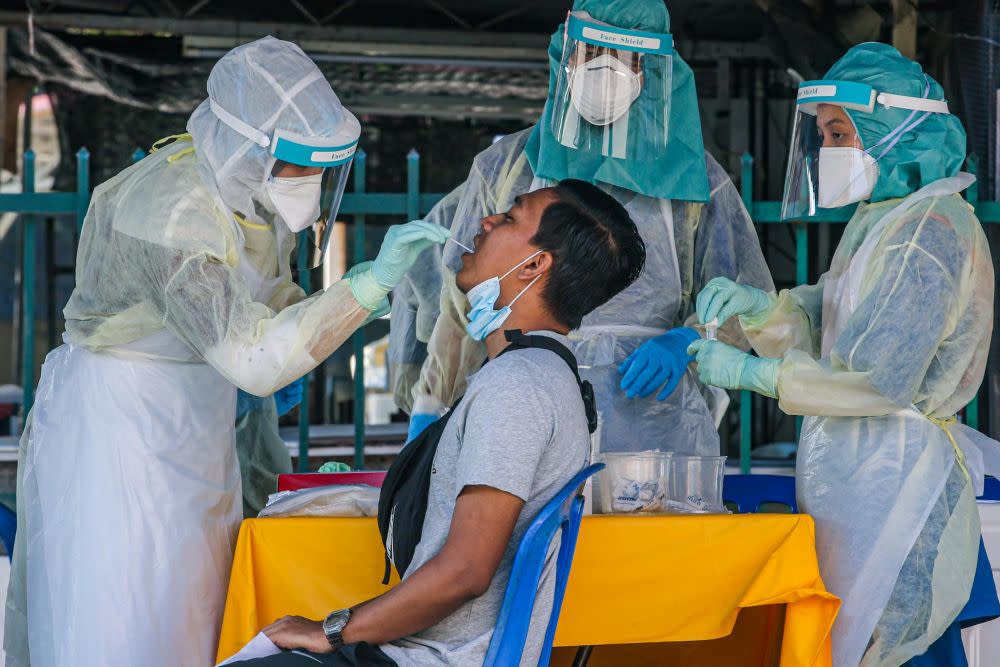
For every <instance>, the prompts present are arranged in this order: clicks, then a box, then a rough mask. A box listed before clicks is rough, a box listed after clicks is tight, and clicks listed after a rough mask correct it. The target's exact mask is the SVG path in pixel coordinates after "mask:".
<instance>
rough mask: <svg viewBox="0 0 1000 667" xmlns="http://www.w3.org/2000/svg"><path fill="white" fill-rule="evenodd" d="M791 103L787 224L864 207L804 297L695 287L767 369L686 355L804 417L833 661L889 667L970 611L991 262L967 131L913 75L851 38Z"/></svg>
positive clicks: (801, 455) (714, 345)
mask: <svg viewBox="0 0 1000 667" xmlns="http://www.w3.org/2000/svg"><path fill="white" fill-rule="evenodd" d="M796 106H797V113H796V122H795V127H794V132H793V137H792V147H791V156H790V159H789V165H788V172H787V178H786V182H785V197H784V202H783V206H784V212H783V215H784V217H785V218H787V219H792V220H796V219H798V220H801V219H808V218H809V217H810V216H812V215H815V214H816V213H817V212H819V211H820V210H821V209H829V208H837V207H840V206H845V205H847V204H851V203H854V202H860V205H859V206H858V208H857V211H856V212H855V213H854V215H853V217H852V218H851V220H850V222H849V223H848V224H847V228H846V229H845V230H844V235H843V238H842V239H841V241H840V244H839V245H838V247H837V250H836V252H835V253H834V257H833V260H832V262H831V265H830V269H829V270H828V271H827V272H826V273H825V274H823V276H822V277H821V278H820V280H819V282H818V283H817V284H816V285H802V286H800V287H796V288H794V289H791V290H784V291H782V292H781V293H780V294H778V295H774V294H773V293H769V292H764V291H761V290H758V289H754V288H750V287H746V286H739V285H735V284H733V283H732V282H731V281H730V280H728V279H725V278H720V279H719V280H713V281H712V282H711V283H710V284H709V285H708V287H706V288H705V289H704V290H703V291H702V292H701V293H700V294H699V295H698V298H697V312H698V316H699V318H700V319H701V320H702V321H709V320H711V319H713V318H717V319H718V321H719V322H720V323H721V322H724V321H728V320H735V319H738V320H739V322H740V323H741V325H742V328H743V331H744V332H745V333H746V334H747V336H748V337H749V339H750V342H751V343H752V345H753V347H754V349H755V350H756V352H757V353H758V354H759V355H760V356H759V357H754V356H751V355H748V354H746V353H744V352H742V351H740V350H737V349H734V348H732V347H730V346H728V345H726V344H725V343H722V342H713V341H698V342H696V343H694V344H693V345H692V352H696V353H697V363H698V374H699V376H700V377H701V379H702V380H703V381H704V382H706V383H709V384H713V385H716V386H718V387H724V388H727V389H751V390H754V391H757V392H759V393H761V394H764V395H767V396H771V397H775V398H777V399H778V402H779V405H780V407H781V409H782V410H784V411H785V412H786V413H789V414H795V415H804V416H805V417H806V419H805V420H804V422H803V425H802V433H801V438H800V441H799V451H798V461H797V470H796V487H797V495H798V503H799V508H800V510H801V511H803V512H805V513H808V514H811V515H812V516H813V517H814V518H815V520H816V540H817V550H818V555H819V562H820V570H821V572H822V575H823V580H824V581H825V582H826V585H827V587H828V588H829V589H830V591H831V592H833V593H835V594H836V595H838V596H839V597H840V598H841V600H842V601H843V606H842V607H841V610H840V613H839V615H838V617H837V622H836V624H835V625H834V627H833V662H834V665H836V666H837V667H854V666H856V665H858V664H861V665H865V666H869V665H900V664H902V663H904V662H905V661H907V660H909V659H910V658H913V657H914V656H918V655H921V654H923V653H924V652H925V651H926V650H927V647H928V646H929V645H930V644H931V643H932V642H934V641H935V640H936V639H937V638H938V637H940V636H941V634H942V633H943V632H944V630H945V628H947V627H948V625H949V624H951V622H952V621H953V620H954V619H955V618H956V616H957V614H958V613H959V611H960V610H961V609H962V608H963V607H964V606H965V603H966V601H967V600H968V598H969V591H970V589H971V586H972V581H973V573H974V571H975V567H976V559H977V553H978V546H979V539H980V526H979V515H978V514H977V511H976V503H975V496H976V495H977V494H980V493H982V489H983V474H984V470H985V471H986V472H990V473H992V474H995V473H996V472H1000V466H997V459H998V447H1000V445H998V443H997V442H995V441H993V440H991V439H989V438H987V437H986V436H984V435H982V434H980V433H978V432H977V431H975V430H973V429H971V428H968V427H967V426H964V425H962V424H959V423H957V421H956V419H955V413H956V412H958V411H959V410H960V409H961V408H962V407H963V406H965V405H966V404H967V403H968V402H969V401H970V400H972V398H973V397H974V396H975V394H976V391H977V390H978V388H979V385H980V383H981V382H982V380H983V374H984V369H985V366H986V356H987V352H988V350H989V347H990V335H991V333H992V331H993V296H994V294H993V293H994V288H995V283H994V275H993V263H992V260H991V258H990V249H989V247H988V246H987V243H986V236H985V234H984V233H983V229H982V227H981V226H980V224H979V220H978V219H977V218H976V215H975V213H974V212H973V210H972V207H971V206H969V204H968V203H966V201H965V200H964V199H963V198H962V196H961V195H960V193H961V192H962V191H963V190H965V189H966V188H967V187H968V186H969V185H971V184H972V183H973V182H974V180H975V179H974V178H973V177H972V176H970V175H969V174H965V173H962V172H961V167H962V164H963V162H964V161H965V147H966V139H965V130H964V129H963V128H962V124H961V122H960V121H959V120H958V119H957V118H956V117H955V116H953V115H951V114H950V112H949V108H948V103H947V102H946V101H945V99H944V94H943V91H942V89H941V86H940V85H938V83H937V82H936V81H934V80H933V79H932V78H931V77H929V76H927V75H926V74H925V73H924V72H923V71H922V69H921V68H920V66H919V65H918V64H917V63H915V62H913V61H911V60H909V59H907V58H904V57H903V56H902V55H900V54H899V52H898V51H896V50H895V49H894V48H892V47H891V46H888V45H885V44H862V45H859V46H856V47H854V48H853V49H851V50H850V51H848V52H847V54H846V55H845V56H844V57H843V58H842V59H841V60H839V61H838V62H837V63H836V64H835V65H834V66H833V68H832V69H831V70H830V71H829V72H828V73H827V74H826V76H824V77H823V80H821V81H809V82H805V83H803V84H802V85H801V86H800V87H799V91H798V98H797V104H796ZM737 316H738V317H737Z"/></svg>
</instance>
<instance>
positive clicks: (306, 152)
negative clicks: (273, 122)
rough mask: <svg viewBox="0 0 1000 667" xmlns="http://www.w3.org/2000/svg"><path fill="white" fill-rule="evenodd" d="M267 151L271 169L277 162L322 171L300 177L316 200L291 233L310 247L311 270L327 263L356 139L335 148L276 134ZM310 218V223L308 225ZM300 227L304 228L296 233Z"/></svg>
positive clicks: (326, 142) (293, 224)
mask: <svg viewBox="0 0 1000 667" xmlns="http://www.w3.org/2000/svg"><path fill="white" fill-rule="evenodd" d="M270 148H271V155H272V169H273V167H274V164H278V163H279V161H280V162H287V163H290V164H294V165H298V166H300V167H314V168H321V169H322V170H323V171H322V173H321V174H315V175H313V176H304V177H300V178H301V179H308V180H309V181H310V183H309V184H308V185H306V187H307V188H309V189H308V192H309V194H310V195H312V196H315V197H316V198H317V200H316V204H315V207H314V209H313V210H312V211H311V212H310V214H309V215H308V217H307V218H305V219H300V220H299V222H298V224H295V223H292V225H291V226H292V229H293V231H301V232H302V233H301V234H299V242H300V243H308V244H309V266H310V268H315V267H318V266H321V265H322V264H323V263H324V262H325V260H326V254H327V250H328V247H329V244H330V239H331V237H332V236H333V229H334V224H335V223H336V221H337V213H338V212H339V210H340V202H341V200H342V199H343V198H344V190H345V189H346V187H347V179H348V176H349V175H350V171H351V163H352V162H353V161H354V153H355V152H356V151H357V148H358V141H357V138H355V139H354V140H353V141H352V142H351V143H348V144H343V143H339V144H336V145H335V144H334V143H333V142H330V141H329V140H324V139H318V138H315V137H313V138H306V137H299V136H295V135H293V134H290V133H287V132H283V131H281V130H276V131H275V133H274V138H273V141H272V143H271V147H270ZM289 180H290V181H291V180H292V179H289ZM296 180H298V179H296ZM316 185H318V187H316ZM283 217H285V216H283ZM309 218H311V219H312V220H311V221H309ZM301 225H305V226H304V227H302V228H301V229H296V227H299V226H301Z"/></svg>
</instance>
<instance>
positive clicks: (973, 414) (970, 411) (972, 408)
mask: <svg viewBox="0 0 1000 667" xmlns="http://www.w3.org/2000/svg"><path fill="white" fill-rule="evenodd" d="M965 169H966V171H968V172H969V173H970V174H972V175H973V176H975V175H976V174H977V172H978V171H979V159H978V158H977V157H976V156H975V155H974V154H973V155H970V156H969V159H968V160H967V161H966V165H965ZM965 196H966V199H967V200H968V202H969V203H970V204H972V206H973V207H975V205H976V204H977V203H978V202H979V181H978V180H977V181H976V182H975V183H973V184H972V185H970V186H969V189H968V190H966V192H965ZM980 388H981V386H980V387H979V388H977V389H976V395H975V396H973V397H972V400H971V401H969V404H968V405H966V406H965V423H966V424H967V425H968V426H969V428H974V429H976V430H977V431H978V430H979V389H980Z"/></svg>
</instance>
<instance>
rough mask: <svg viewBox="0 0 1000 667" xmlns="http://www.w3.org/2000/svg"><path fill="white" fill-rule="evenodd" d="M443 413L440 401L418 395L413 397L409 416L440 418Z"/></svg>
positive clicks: (443, 408)
mask: <svg viewBox="0 0 1000 667" xmlns="http://www.w3.org/2000/svg"><path fill="white" fill-rule="evenodd" d="M444 413H445V407H444V405H442V404H441V401H439V400H438V399H436V398H434V397H433V396H431V395H429V394H420V395H418V396H414V397H413V410H412V411H411V413H410V414H414V415H417V414H421V415H437V416H439V417H440V416H441V415H443V414H444Z"/></svg>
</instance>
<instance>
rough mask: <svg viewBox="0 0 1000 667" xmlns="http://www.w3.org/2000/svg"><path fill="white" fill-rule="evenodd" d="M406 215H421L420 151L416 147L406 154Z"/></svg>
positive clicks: (412, 217) (408, 216)
mask: <svg viewBox="0 0 1000 667" xmlns="http://www.w3.org/2000/svg"><path fill="white" fill-rule="evenodd" d="M406 217H407V219H408V220H416V219H417V218H419V217H420V153H418V152H417V149H416V148H411V149H410V152H409V153H407V154H406Z"/></svg>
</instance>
